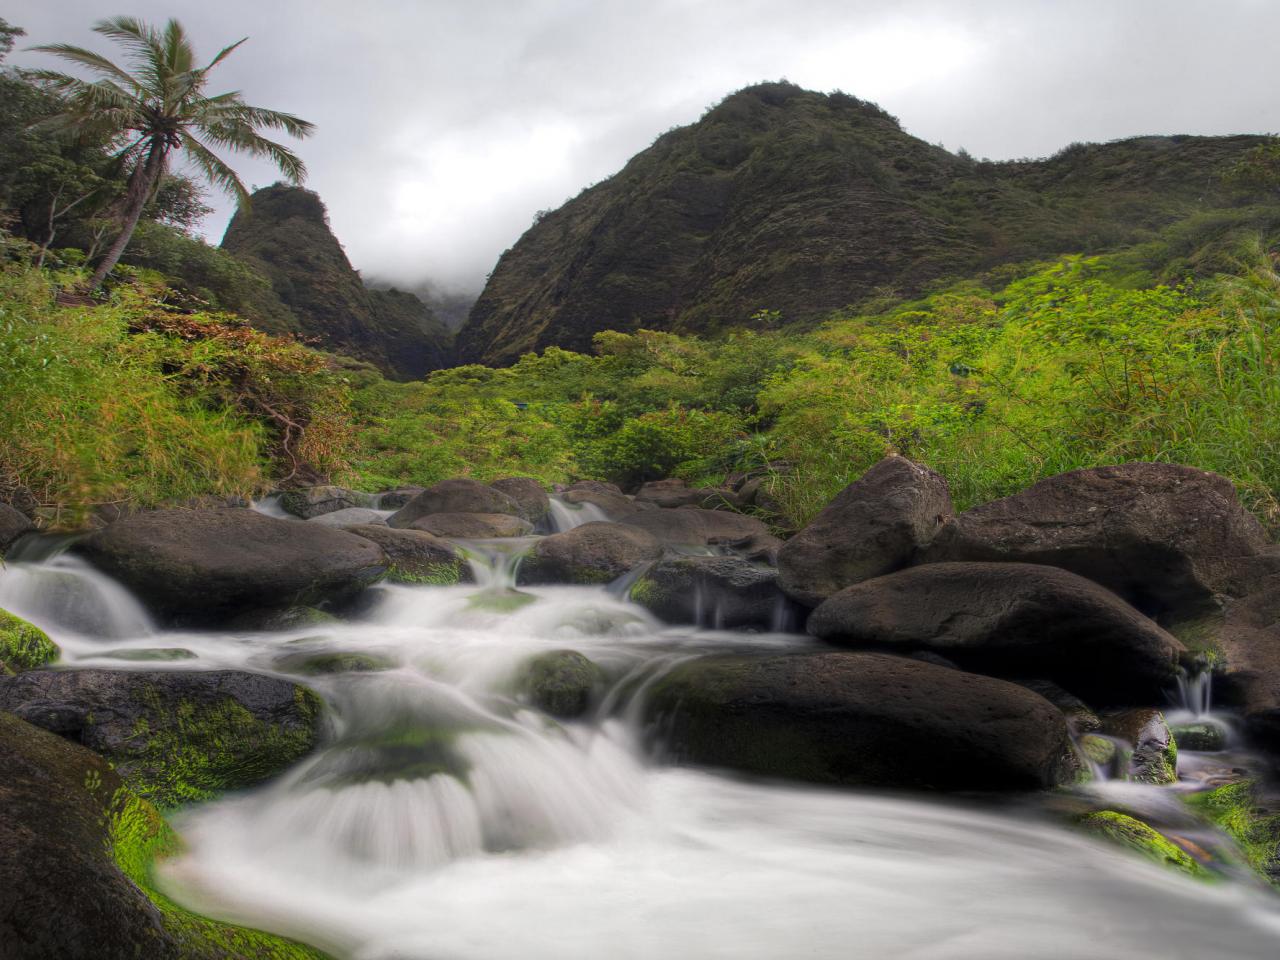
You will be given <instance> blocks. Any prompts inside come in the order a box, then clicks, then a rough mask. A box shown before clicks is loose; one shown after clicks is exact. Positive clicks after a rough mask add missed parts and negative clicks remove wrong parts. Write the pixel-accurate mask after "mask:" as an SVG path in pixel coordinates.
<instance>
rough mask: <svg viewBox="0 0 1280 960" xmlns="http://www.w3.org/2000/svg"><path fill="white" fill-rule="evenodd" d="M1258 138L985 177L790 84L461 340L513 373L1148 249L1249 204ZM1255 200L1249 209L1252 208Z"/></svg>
mask: <svg viewBox="0 0 1280 960" xmlns="http://www.w3.org/2000/svg"><path fill="white" fill-rule="evenodd" d="M1259 140H1260V138H1257V137H1222V138H1207V137H1143V138H1137V139H1134V140H1127V141H1121V142H1117V143H1112V144H1105V145H1093V146H1084V145H1077V146H1073V147H1071V148H1068V149H1066V150H1064V151H1062V152H1060V153H1059V154H1058V155H1056V156H1055V157H1053V158H1051V159H1049V160H1044V161H1034V162H1033V161H1026V162H1012V163H985V162H983V163H979V162H975V161H974V160H972V159H970V158H968V157H964V156H956V155H954V154H951V153H948V152H947V151H946V150H944V149H942V148H940V147H935V146H931V145H930V144H928V143H925V142H924V141H922V140H919V139H918V138H916V137H913V136H910V135H909V134H907V133H905V132H904V131H903V130H902V129H901V128H900V127H899V126H898V123H897V121H896V120H895V119H894V118H893V117H891V116H889V115H888V114H886V113H884V112H883V111H882V110H880V109H879V108H878V107H876V106H874V105H872V104H868V103H865V102H862V101H860V100H857V99H856V98H854V97H850V96H847V95H845V94H839V93H837V94H832V95H829V96H828V95H823V94H817V93H811V92H807V91H804V90H802V89H800V88H799V87H795V86H792V85H790V84H785V83H775V84H763V85H759V86H755V87H750V88H747V89H745V90H742V91H739V92H738V93H736V94H734V95H732V96H730V97H728V98H727V99H725V100H724V101H723V102H721V103H720V104H718V105H717V106H716V107H714V108H712V109H711V110H709V111H708V112H707V113H706V115H705V116H704V117H703V118H702V119H701V120H700V121H698V122H697V123H695V124H693V125H691V126H688V127H682V128H678V129H676V130H672V131H670V132H669V133H666V134H664V135H663V136H661V137H659V138H658V139H657V141H656V142H655V143H654V144H653V146H651V147H650V148H649V149H647V150H645V151H643V152H642V153H640V154H638V155H637V156H635V157H634V158H632V160H631V161H630V162H629V163H628V164H627V165H626V167H624V168H623V169H622V171H621V172H619V173H618V174H616V175H615V176H613V177H611V178H609V179H607V180H605V181H602V182H601V183H599V184H597V185H595V186H593V187H591V188H590V189H587V190H585V191H583V192H582V193H581V194H580V195H579V196H577V197H576V198H574V199H573V200H571V201H569V202H568V203H566V204H565V205H564V206H562V207H561V208H560V209H558V210H556V211H554V212H552V213H549V214H547V215H545V216H543V217H542V218H541V219H539V220H538V222H536V223H535V224H534V225H533V226H532V227H531V228H530V229H529V230H528V231H527V232H526V233H525V234H524V236H523V237H521V238H520V240H519V241H518V242H517V243H516V245H515V246H514V247H512V248H511V249H510V250H508V251H507V252H506V253H505V254H504V255H503V256H502V258H501V260H500V261H499V262H498V265H497V267H496V268H495V270H494V271H493V274H492V276H491V277H490V280H489V283H488V284H487V286H486V287H485V289H484V292H483V293H482V294H481V296H480V299H479V300H478V301H477V303H476V305H475V307H474V308H473V309H472V311H471V314H470V317H469V318H468V321H467V324H466V325H465V326H464V327H463V328H462V330H461V331H460V332H459V334H458V340H457V347H458V355H459V358H460V360H462V361H464V362H484V363H490V364H505V363H510V362H512V361H514V360H515V359H517V358H518V357H519V356H520V354H522V353H525V352H527V351H530V350H536V349H541V348H543V347H545V346H549V345H552V344H555V345H559V346H563V347H567V348H572V349H579V350H582V349H589V348H590V345H591V338H592V336H593V335H594V334H595V333H597V332H598V331H601V330H610V329H612V330H633V329H637V328H639V327H649V328H655V329H667V330H681V331H692V332H711V331H714V330H716V329H719V328H721V327H724V326H729V325H733V326H738V325H747V324H750V323H751V318H752V316H753V315H755V314H757V313H758V312H759V311H762V310H768V311H780V312H781V314H782V317H783V319H784V320H786V321H811V320H815V319H817V318H819V317H821V316H823V315H824V314H826V313H827V312H829V311H830V310H832V309H836V308H840V307H844V306H847V305H849V304H855V303H858V302H860V301H863V300H865V299H867V298H869V297H872V296H875V295H877V294H881V293H887V292H892V293H894V294H897V295H903V294H911V293H913V292H915V291H918V290H920V289H921V288H922V287H923V286H924V285H925V284H927V283H928V282H929V281H931V280H935V279H937V278H940V277H948V276H962V275H966V274H971V273H973V272H975V271H979V270H982V269H985V268H987V267H990V266H993V265H996V264H999V263H1005V262H1011V261H1017V260H1026V259H1031V258H1035V257H1038V256H1044V255H1051V254H1055V253H1060V252H1065V251H1095V250H1101V249H1105V248H1108V247H1111V246H1115V245H1119V244H1127V243H1134V242H1137V241H1140V240H1142V239H1144V238H1146V237H1147V236H1149V235H1151V233H1152V232H1153V231H1154V230H1156V229H1159V228H1160V227H1163V226H1166V225H1168V224H1169V223H1171V222H1173V221H1175V220H1178V219H1180V218H1183V217H1186V216H1189V215H1191V214H1192V213H1196V212H1199V211H1203V210H1208V209H1213V208H1215V207H1220V206H1224V205H1227V204H1230V203H1234V202H1241V201H1242V198H1240V197H1238V196H1236V195H1234V194H1232V193H1231V192H1230V191H1228V189H1227V188H1225V187H1223V186H1222V185H1221V183H1220V181H1219V174H1220V173H1221V171H1222V170H1223V169H1225V167H1226V166H1228V165H1230V163H1231V162H1233V161H1234V160H1235V159H1236V158H1237V157H1238V156H1239V154H1240V153H1241V152H1242V151H1244V150H1246V149H1248V148H1249V147H1251V146H1253V145H1255V144H1256V143H1258V142H1259ZM1243 199H1247V198H1243Z"/></svg>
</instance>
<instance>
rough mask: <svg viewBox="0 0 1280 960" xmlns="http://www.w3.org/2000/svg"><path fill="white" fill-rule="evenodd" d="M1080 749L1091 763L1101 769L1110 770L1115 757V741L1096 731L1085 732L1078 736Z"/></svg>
mask: <svg viewBox="0 0 1280 960" xmlns="http://www.w3.org/2000/svg"><path fill="white" fill-rule="evenodd" d="M1080 750H1081V752H1082V753H1083V754H1084V755H1085V756H1086V757H1088V758H1089V759H1090V761H1092V762H1093V763H1095V764H1097V765H1098V766H1099V767H1101V768H1102V769H1103V770H1106V771H1108V772H1109V771H1110V770H1111V766H1112V764H1113V763H1114V762H1115V759H1116V753H1117V750H1116V742H1115V741H1114V740H1108V739H1107V738H1106V737H1100V736H1098V735H1097V734H1096V733H1086V734H1085V735H1084V736H1083V737H1081V738H1080Z"/></svg>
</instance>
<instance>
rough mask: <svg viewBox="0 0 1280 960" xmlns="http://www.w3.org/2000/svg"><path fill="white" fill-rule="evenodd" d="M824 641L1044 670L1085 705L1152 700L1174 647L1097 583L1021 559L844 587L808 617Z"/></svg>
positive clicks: (1009, 672)
mask: <svg viewBox="0 0 1280 960" xmlns="http://www.w3.org/2000/svg"><path fill="white" fill-rule="evenodd" d="M808 629H809V632H810V633H811V634H813V635H814V636H815V637H818V638H819V639H822V640H827V641H829V642H831V643H835V644H840V645H849V646H879V647H886V648H892V649H894V650H900V651H902V652H907V651H909V650H918V649H925V650H932V651H934V652H936V653H940V654H942V655H943V656H945V657H948V658H950V659H952V660H954V661H955V662H956V663H958V664H960V665H961V666H962V667H964V668H965V669H966V670H976V671H978V672H980V673H991V674H995V675H999V676H1009V677H1027V676H1032V677H1044V678H1047V679H1050V680H1052V681H1054V682H1055V683H1057V684H1059V685H1061V686H1063V687H1065V688H1066V689H1068V690H1070V691H1071V692H1072V693H1075V694H1077V695H1078V696H1082V697H1085V698H1086V699H1087V700H1089V701H1090V702H1097V703H1104V704H1105V703H1111V704H1117V703H1118V704H1124V703H1135V702H1139V703H1140V702H1144V701H1145V702H1148V703H1149V702H1152V701H1153V700H1156V699H1158V698H1159V697H1160V696H1161V695H1162V694H1163V692H1164V690H1165V688H1166V687H1167V686H1168V685H1170V684H1171V683H1173V682H1174V680H1175V678H1176V669H1177V662H1178V656H1179V654H1180V653H1182V651H1183V648H1182V645H1181V644H1180V643H1179V642H1178V641H1177V640H1176V639H1175V638H1174V637H1173V636H1172V635H1170V634H1169V633H1167V632H1166V631H1165V630H1162V629H1161V628H1160V627H1159V626H1157V625H1156V624H1155V623H1154V622H1152V621H1151V620H1148V619H1147V618H1146V617H1144V616H1143V615H1142V614H1140V613H1138V611H1136V610H1134V609H1133V608H1132V607H1130V606H1128V605H1127V604H1126V603H1124V602H1123V601H1122V600H1120V599H1119V598H1118V597H1117V596H1115V594H1112V593H1110V592H1108V591H1107V590H1104V589H1103V588H1102V587H1100V586H1098V585H1097V584H1095V583H1093V582H1091V581H1089V580H1086V579H1084V578H1083V577H1079V576H1076V575H1075V574H1073V573H1068V572H1067V571H1066V570H1058V569H1056V568H1053V567H1041V566H1035V565H1033V564H1025V563H938V564H929V565H926V566H922V567H913V568H910V569H908V570H901V571H899V572H897V573H891V574H889V575H888V576H885V577H877V578H876V579H874V580H868V581H865V582H863V583H859V584H855V585H854V586H851V587H846V588H845V589H844V590H841V591H840V592H839V593H837V594H835V595H834V596H832V597H830V598H829V599H827V600H826V601H824V602H823V603H822V605H821V606H819V607H818V609H817V610H815V611H814V612H813V614H812V615H811V616H810V617H809V623H808Z"/></svg>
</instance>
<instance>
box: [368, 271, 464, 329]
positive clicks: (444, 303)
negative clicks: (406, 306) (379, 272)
mask: <svg viewBox="0 0 1280 960" xmlns="http://www.w3.org/2000/svg"><path fill="white" fill-rule="evenodd" d="M364 283H365V286H366V287H368V288H369V289H370V290H390V289H395V285H394V284H392V283H391V282H390V281H388V280H383V279H381V278H379V277H372V278H369V277H366V278H365V281H364ZM402 289H405V290H407V291H408V292H409V293H411V294H413V295H414V296H415V297H417V298H418V299H419V300H421V301H422V302H423V303H425V304H426V305H427V307H428V308H429V309H430V310H431V312H432V313H434V314H435V315H436V319H437V320H439V321H440V322H441V323H442V324H444V326H445V329H447V330H448V331H449V332H451V333H456V332H457V331H458V330H459V329H461V327H462V325H463V324H464V323H466V322H467V315H468V314H470V313H471V308H472V307H473V306H475V302H476V298H477V297H478V296H479V295H480V294H479V293H477V292H476V291H474V290H472V291H471V292H470V293H468V292H466V291H461V290H452V289H449V288H447V287H443V286H441V285H439V284H438V283H435V282H434V281H432V280H420V281H418V282H417V283H412V284H410V285H408V286H407V287H402Z"/></svg>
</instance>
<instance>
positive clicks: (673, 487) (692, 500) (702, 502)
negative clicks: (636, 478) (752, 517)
mask: <svg viewBox="0 0 1280 960" xmlns="http://www.w3.org/2000/svg"><path fill="white" fill-rule="evenodd" d="M635 499H636V502H637V503H651V504H653V505H654V506H655V507H662V508H664V509H674V508H677V507H698V508H701V509H704V510H717V509H729V510H732V509H737V508H738V506H739V505H740V501H739V498H738V494H737V493H736V492H735V491H733V490H731V489H729V488H728V487H690V486H689V485H688V484H687V483H685V482H684V481H683V480H681V479H679V478H675V477H673V478H671V479H668V480H652V481H650V482H649V483H646V484H644V485H643V486H642V487H641V488H640V489H639V490H638V491H637V492H636V498H635Z"/></svg>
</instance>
